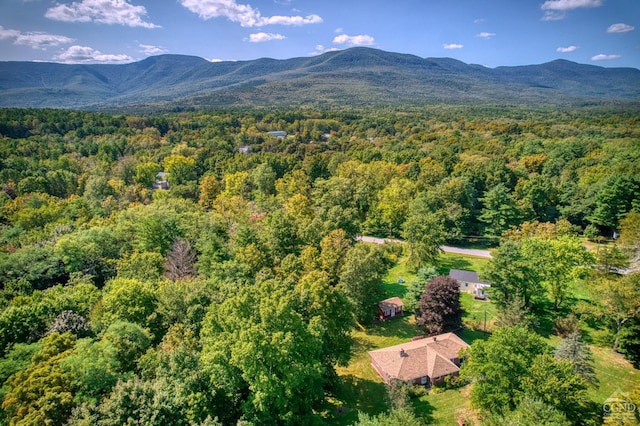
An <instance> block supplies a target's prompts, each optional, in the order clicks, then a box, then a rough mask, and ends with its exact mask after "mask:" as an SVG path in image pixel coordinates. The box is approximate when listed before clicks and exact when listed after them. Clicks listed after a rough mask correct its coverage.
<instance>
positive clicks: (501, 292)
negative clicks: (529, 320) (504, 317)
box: [485, 240, 542, 307]
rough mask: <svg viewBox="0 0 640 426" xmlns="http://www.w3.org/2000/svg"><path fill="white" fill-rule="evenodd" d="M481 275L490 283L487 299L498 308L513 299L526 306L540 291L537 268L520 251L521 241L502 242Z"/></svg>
mask: <svg viewBox="0 0 640 426" xmlns="http://www.w3.org/2000/svg"><path fill="white" fill-rule="evenodd" d="M485 274H486V277H487V279H488V280H489V281H490V282H491V290H490V294H491V300H492V301H493V302H494V303H496V304H497V305H498V307H504V306H506V305H508V304H509V303H512V302H513V301H514V300H515V299H516V298H517V299H520V300H521V301H522V302H523V303H524V305H525V307H529V306H530V304H531V303H532V300H533V299H534V297H535V296H539V295H540V293H541V292H542V287H541V285H540V280H539V277H538V270H537V268H536V267H535V265H534V264H532V262H531V260H530V258H528V257H527V256H525V255H524V254H523V253H522V247H521V244H520V243H517V242H515V241H511V240H504V241H502V243H501V244H500V247H498V249H497V250H496V251H495V253H494V255H493V259H492V260H491V262H490V263H489V266H488V267H487V270H486V273H485Z"/></svg>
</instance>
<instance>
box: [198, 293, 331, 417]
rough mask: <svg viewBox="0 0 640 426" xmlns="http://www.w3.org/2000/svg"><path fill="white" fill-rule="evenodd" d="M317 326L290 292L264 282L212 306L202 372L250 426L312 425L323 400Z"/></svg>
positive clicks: (203, 340) (206, 319)
mask: <svg viewBox="0 0 640 426" xmlns="http://www.w3.org/2000/svg"><path fill="white" fill-rule="evenodd" d="M318 326H319V324H316V323H315V321H310V323H306V322H305V320H304V318H303V317H302V316H301V315H300V314H299V313H298V312H296V298H295V296H294V294H293V293H292V292H291V291H290V289H289V288H287V287H285V286H284V285H282V284H281V283H278V282H276V281H265V282H264V283H262V284H260V285H259V286H256V287H255V288H253V289H252V291H246V292H239V293H238V294H236V295H235V296H233V297H231V298H229V299H227V300H226V301H224V302H223V303H222V304H220V305H217V304H213V305H211V307H210V309H209V312H208V313H207V316H206V318H205V320H204V326H203V330H202V336H203V337H202V344H203V349H202V358H201V360H202V364H203V369H204V371H205V372H206V373H207V374H209V376H210V380H211V384H212V385H213V386H214V388H215V389H219V390H220V391H221V393H222V394H223V395H226V398H228V403H229V405H230V408H231V409H232V410H233V408H234V406H235V407H237V406H238V405H240V406H241V407H242V412H243V414H244V416H245V418H246V419H247V420H249V421H252V422H256V423H258V424H300V423H306V422H310V421H311V419H312V418H313V408H314V407H315V406H316V404H317V403H318V402H319V401H320V400H321V399H322V397H323V388H322V385H323V373H324V371H323V362H322V339H321V337H320V336H319V334H318V331H319V330H318V329H317V327H318ZM236 420H237V419H236Z"/></svg>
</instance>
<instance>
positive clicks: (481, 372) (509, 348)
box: [460, 327, 549, 414]
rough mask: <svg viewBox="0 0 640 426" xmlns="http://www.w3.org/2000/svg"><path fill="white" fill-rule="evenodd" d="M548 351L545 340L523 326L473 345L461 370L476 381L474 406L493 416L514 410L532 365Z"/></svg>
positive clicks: (508, 329)
mask: <svg viewBox="0 0 640 426" xmlns="http://www.w3.org/2000/svg"><path fill="white" fill-rule="evenodd" d="M547 352H549V347H548V346H547V345H546V343H545V342H544V341H543V340H542V338H541V337H540V336H538V335H537V334H535V333H533V332H531V331H529V330H527V329H526V328H523V327H506V328H499V329H498V330H497V331H495V332H494V333H493V334H492V335H491V337H489V339H487V340H486V341H483V340H476V341H475V342H473V344H472V345H471V349H470V350H469V351H468V353H467V361H466V362H465V363H464V364H463V366H462V368H461V371H460V376H461V377H463V378H464V379H467V380H471V381H472V382H473V387H472V388H471V402H472V404H473V405H474V406H475V407H477V408H480V409H481V410H484V411H488V412H490V413H498V414H502V413H505V412H507V411H509V410H514V409H515V408H516V406H517V405H518V401H519V398H520V396H521V394H522V390H523V381H524V379H525V378H526V377H527V376H528V373H529V368H530V366H531V364H532V363H533V361H534V359H535V358H536V357H537V356H538V355H541V354H544V353H547Z"/></svg>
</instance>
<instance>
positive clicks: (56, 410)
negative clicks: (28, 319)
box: [2, 333, 75, 425]
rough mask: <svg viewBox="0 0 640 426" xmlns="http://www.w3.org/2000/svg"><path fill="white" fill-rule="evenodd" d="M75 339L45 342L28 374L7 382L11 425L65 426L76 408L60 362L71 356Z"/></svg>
mask: <svg viewBox="0 0 640 426" xmlns="http://www.w3.org/2000/svg"><path fill="white" fill-rule="evenodd" d="M74 345H75V336H73V335H72V334H71V333H65V334H58V333H54V334H51V335H50V336H47V337H45V338H44V339H43V341H42V347H41V349H40V350H39V351H38V352H37V353H36V354H34V355H33V357H32V359H31V364H30V365H29V367H27V368H26V369H25V370H21V371H19V372H17V373H15V374H14V375H13V376H11V377H10V378H9V380H7V385H8V387H9V390H8V391H7V393H6V395H5V397H4V400H3V401H2V408H3V409H4V410H5V412H6V415H7V418H8V419H9V423H10V424H25V425H36V424H64V423H65V422H66V420H67V418H68V417H69V416H70V415H71V409H72V408H73V406H74V402H73V388H72V385H71V380H70V377H69V376H68V375H66V374H65V373H64V371H63V370H62V368H61V366H60V361H61V360H63V359H64V358H65V357H66V356H68V355H69V354H70V353H71V350H72V349H73V347H74Z"/></svg>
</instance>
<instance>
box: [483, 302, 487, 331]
mask: <svg viewBox="0 0 640 426" xmlns="http://www.w3.org/2000/svg"><path fill="white" fill-rule="evenodd" d="M484 336H485V337H487V308H484Z"/></svg>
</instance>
